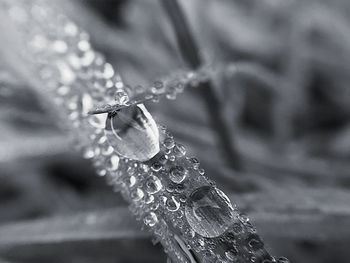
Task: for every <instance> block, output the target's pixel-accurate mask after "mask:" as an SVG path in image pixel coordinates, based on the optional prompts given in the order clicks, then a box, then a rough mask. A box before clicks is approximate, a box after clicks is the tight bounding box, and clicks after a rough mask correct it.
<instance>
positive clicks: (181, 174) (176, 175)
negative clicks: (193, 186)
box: [169, 166, 188, 184]
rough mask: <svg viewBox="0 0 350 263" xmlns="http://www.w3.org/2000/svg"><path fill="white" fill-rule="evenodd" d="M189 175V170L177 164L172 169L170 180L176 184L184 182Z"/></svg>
mask: <svg viewBox="0 0 350 263" xmlns="http://www.w3.org/2000/svg"><path fill="white" fill-rule="evenodd" d="M187 175H188V170H187V169H186V168H184V167H182V166H175V167H173V168H171V169H170V174H169V177H170V180H171V181H172V182H174V183H176V184H179V183H182V182H183V181H184V180H185V179H186V176H187Z"/></svg>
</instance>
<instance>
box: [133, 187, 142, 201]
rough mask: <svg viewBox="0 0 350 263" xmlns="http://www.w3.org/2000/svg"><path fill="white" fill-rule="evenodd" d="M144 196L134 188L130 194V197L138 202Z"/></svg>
mask: <svg viewBox="0 0 350 263" xmlns="http://www.w3.org/2000/svg"><path fill="white" fill-rule="evenodd" d="M144 195H145V194H144V192H143V191H142V190H141V189H140V188H136V189H135V190H133V191H132V192H131V193H130V197H131V199H132V200H134V201H140V200H141V199H142V198H143V197H144Z"/></svg>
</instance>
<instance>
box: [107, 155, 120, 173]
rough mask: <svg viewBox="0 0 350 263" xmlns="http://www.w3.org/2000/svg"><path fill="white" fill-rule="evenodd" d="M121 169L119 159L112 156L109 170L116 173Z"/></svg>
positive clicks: (108, 162)
mask: <svg viewBox="0 0 350 263" xmlns="http://www.w3.org/2000/svg"><path fill="white" fill-rule="evenodd" d="M118 167H119V157H118V156H117V155H112V156H111V157H110V158H109V159H108V161H107V169H108V170H110V171H116V170H117V169H118Z"/></svg>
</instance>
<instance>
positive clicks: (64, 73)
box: [56, 61, 76, 85]
mask: <svg viewBox="0 0 350 263" xmlns="http://www.w3.org/2000/svg"><path fill="white" fill-rule="evenodd" d="M56 66H57V69H58V71H59V73H60V81H61V82H62V83H63V84H66V85H70V84H72V83H73V82H74V81H75V79H76V75H75V73H74V71H73V70H72V69H71V67H70V66H69V65H68V64H66V63H65V62H63V61H57V62H56Z"/></svg>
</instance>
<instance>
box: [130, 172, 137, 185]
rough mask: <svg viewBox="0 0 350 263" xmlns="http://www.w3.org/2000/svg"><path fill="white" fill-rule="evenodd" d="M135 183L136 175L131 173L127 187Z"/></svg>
mask: <svg viewBox="0 0 350 263" xmlns="http://www.w3.org/2000/svg"><path fill="white" fill-rule="evenodd" d="M135 184H136V177H135V176H133V175H132V176H130V178H129V187H133V186H134V185H135Z"/></svg>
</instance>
